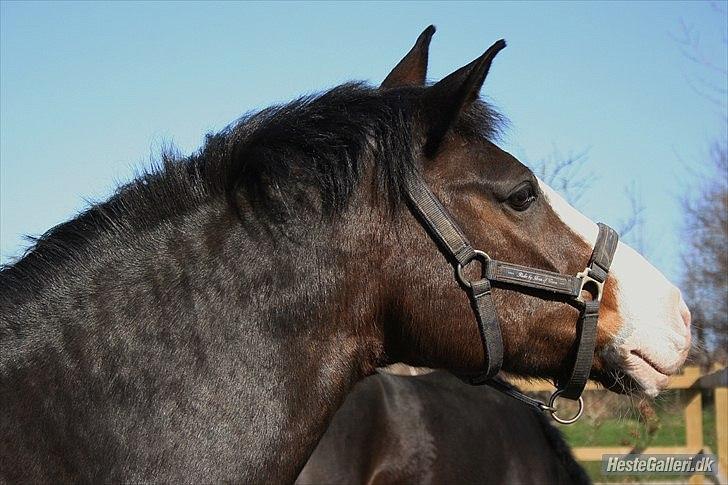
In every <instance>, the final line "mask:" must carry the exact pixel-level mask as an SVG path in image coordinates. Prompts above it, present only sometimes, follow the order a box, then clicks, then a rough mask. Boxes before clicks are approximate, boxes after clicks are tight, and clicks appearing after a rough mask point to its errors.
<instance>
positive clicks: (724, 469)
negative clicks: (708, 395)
mask: <svg viewBox="0 0 728 485" xmlns="http://www.w3.org/2000/svg"><path fill="white" fill-rule="evenodd" d="M714 392H715V394H714V396H715V440H716V442H717V443H716V445H717V448H718V449H717V450H715V454H716V455H717V456H718V465H719V468H720V472H721V475H722V476H723V477H728V387H724V386H723V387H716V388H715V391H714Z"/></svg>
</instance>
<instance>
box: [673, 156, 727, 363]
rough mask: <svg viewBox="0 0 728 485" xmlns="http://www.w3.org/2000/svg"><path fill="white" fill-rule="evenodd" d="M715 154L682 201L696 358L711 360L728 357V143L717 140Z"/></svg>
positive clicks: (685, 285) (687, 295) (687, 289)
mask: <svg viewBox="0 0 728 485" xmlns="http://www.w3.org/2000/svg"><path fill="white" fill-rule="evenodd" d="M710 159H711V160H710V161H711V165H710V167H709V169H710V173H709V174H708V176H707V177H705V178H704V179H703V181H702V183H701V184H700V185H699V186H698V187H696V189H695V190H693V191H690V192H689V193H688V195H687V196H685V197H684V198H683V201H682V206H683V210H684V211H685V229H684V236H685V237H684V238H683V239H684V247H683V258H682V259H683V267H684V276H683V280H682V289H683V292H684V294H685V299H686V300H687V302H688V305H689V306H690V308H691V311H692V314H693V322H694V326H695V337H696V340H697V344H698V345H697V346H696V353H695V355H694V358H696V360H698V361H699V362H701V363H702V364H706V365H707V364H708V363H709V362H710V360H720V361H723V362H725V361H726V357H728V354H726V349H727V348H728V143H726V142H723V143H716V144H714V145H713V148H712V150H711V152H710Z"/></svg>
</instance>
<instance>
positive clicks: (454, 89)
mask: <svg viewBox="0 0 728 485" xmlns="http://www.w3.org/2000/svg"><path fill="white" fill-rule="evenodd" d="M505 46H506V41H505V40H503V39H501V40H499V41H498V42H496V43H495V44H493V45H492V46H490V47H489V48H488V50H487V51H485V53H484V54H483V55H482V56H480V57H478V58H477V59H475V60H474V61H473V62H471V63H470V64H468V65H467V66H464V67H461V68H460V69H458V70H457V71H455V72H453V73H452V74H450V75H448V76H447V77H445V78H443V79H442V80H440V81H439V82H438V83H437V84H435V85H433V86H432V87H430V88H428V89H427V91H425V94H424V98H423V105H424V112H425V119H426V120H427V123H428V131H427V142H426V145H425V154H426V155H428V156H430V155H432V154H434V153H435V152H436V151H437V149H438V147H439V146H440V143H441V142H442V140H443V138H444V137H445V135H446V134H447V132H448V131H449V130H450V128H451V127H452V126H453V125H454V124H455V122H456V121H457V119H458V117H459V116H460V113H461V112H462V111H463V110H464V109H465V108H467V106H469V105H470V104H471V103H472V102H473V101H475V100H476V99H477V98H478V93H479V92H480V88H481V87H483V82H485V77H486V76H487V75H488V71H489V70H490V65H491V63H492V62H493V59H494V58H495V56H496V55H497V54H498V52H500V51H501V50H502V49H503V48H504V47H505Z"/></svg>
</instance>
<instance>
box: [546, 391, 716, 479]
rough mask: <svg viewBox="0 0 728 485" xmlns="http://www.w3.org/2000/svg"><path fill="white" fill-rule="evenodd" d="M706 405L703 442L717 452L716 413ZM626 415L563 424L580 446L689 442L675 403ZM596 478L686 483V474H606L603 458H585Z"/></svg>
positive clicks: (572, 443) (570, 439)
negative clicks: (650, 413) (644, 415)
mask: <svg viewBox="0 0 728 485" xmlns="http://www.w3.org/2000/svg"><path fill="white" fill-rule="evenodd" d="M706 401H710V400H704V401H703V402H704V407H703V442H704V444H705V445H706V446H708V447H710V449H711V451H712V452H713V453H715V452H716V447H715V445H716V437H715V413H714V409H713V407H712V406H706V405H705V404H706ZM630 414H631V415H632V416H631V417H624V418H611V417H610V418H602V419H589V418H588V417H585V418H583V420H582V421H579V422H577V423H575V424H573V425H570V426H560V427H559V429H560V430H561V432H562V433H563V435H564V437H565V438H566V440H567V442H568V443H569V445H570V446H571V447H577V446H629V447H637V448H640V449H642V448H646V447H648V446H682V445H684V444H685V421H684V417H683V413H682V411H681V410H680V408H679V407H677V406H675V405H674V403H673V404H672V405H669V406H665V407H662V408H658V409H657V410H656V416H655V418H652V419H650V420H649V423H647V422H645V421H644V420H639V419H637V418H636V417H635V416H634V414H635V413H630ZM581 464H582V465H583V466H584V468H585V469H586V470H587V472H588V473H589V476H590V477H591V479H592V480H593V481H595V482H620V483H639V482H643V481H663V482H670V481H672V482H681V483H684V482H685V480H686V477H685V476H683V477H680V476H670V475H634V476H625V475H602V472H601V462H599V461H596V462H581Z"/></svg>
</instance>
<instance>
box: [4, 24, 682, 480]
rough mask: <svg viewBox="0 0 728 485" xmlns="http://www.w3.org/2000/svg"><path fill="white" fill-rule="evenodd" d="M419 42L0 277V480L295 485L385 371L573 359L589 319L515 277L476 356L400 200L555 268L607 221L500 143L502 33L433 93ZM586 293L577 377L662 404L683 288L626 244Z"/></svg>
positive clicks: (462, 309) (542, 370)
mask: <svg viewBox="0 0 728 485" xmlns="http://www.w3.org/2000/svg"><path fill="white" fill-rule="evenodd" d="M433 32H434V28H428V29H427V30H426V31H425V32H424V33H423V34H422V35H421V36H420V39H419V40H418V42H417V43H416V45H415V47H414V48H413V49H412V50H411V51H410V52H409V53H408V54H407V55H406V56H405V58H404V59H402V61H401V62H400V63H399V64H398V65H397V66H396V67H395V68H394V69H393V71H392V72H391V73H390V74H389V76H388V77H387V79H386V80H385V82H384V83H383V85H382V86H380V87H370V86H366V85H363V84H357V83H354V84H344V85H342V86H338V87H335V88H333V89H331V90H329V91H327V92H325V93H323V94H321V95H318V96H310V97H304V98H301V99H298V100H296V101H294V102H292V103H289V104H286V105H282V106H275V107H271V108H268V109H264V110H262V111H260V112H258V113H256V114H253V115H250V116H247V117H245V118H243V119H241V120H239V121H238V122H236V123H234V124H233V125H231V126H229V127H228V128H226V129H225V130H223V131H222V132H220V133H217V134H212V135H209V136H208V137H207V140H206V142H205V144H204V146H203V147H202V149H201V150H200V151H199V152H197V153H195V154H193V155H191V156H189V157H186V158H179V159H177V158H175V157H172V156H166V157H165V160H164V164H163V166H162V167H160V168H158V169H155V170H151V171H149V172H148V173H146V174H144V175H142V176H140V177H139V178H138V179H137V180H134V181H132V182H131V183H129V184H127V185H125V186H123V187H121V188H120V189H119V190H118V192H117V193H116V194H114V195H113V196H112V197H111V198H110V199H109V200H107V201H105V202H103V203H100V204H97V205H94V206H92V207H90V208H89V209H88V210H87V211H85V212H84V213H82V214H80V215H79V216H78V217H76V218H74V219H72V220H70V221H68V222H65V223H63V224H60V225H59V226H56V227H54V228H52V229H51V230H49V231H48V232H47V233H46V234H44V235H43V236H42V237H40V238H39V239H38V240H37V242H36V243H35V245H34V247H32V248H31V249H30V250H29V251H28V252H27V253H26V254H25V255H24V256H23V257H22V258H20V259H19V260H18V261H16V262H14V263H13V264H10V265H8V266H6V267H5V268H4V269H3V270H2V272H1V273H0V477H1V478H2V480H4V481H11V482H14V481H24V482H57V481H93V482H120V481H126V482H138V481H183V482H211V481H222V480H235V481H242V482H246V483H256V482H266V483H283V482H292V481H293V480H294V479H295V478H296V476H297V475H298V473H299V472H300V470H301V469H302V467H303V466H304V464H305V462H306V460H307V458H308V457H309V456H310V454H311V452H312V451H313V449H314V448H315V446H316V444H317V442H318V441H319V439H320V437H321V436H322V435H323V433H324V431H325V430H326V427H327V424H328V422H329V420H330V419H331V418H332V416H333V415H334V413H335V411H336V410H337V408H338V407H339V406H340V405H341V403H342V402H343V400H344V398H345V396H346V394H347V393H348V392H349V390H350V389H351V388H352V386H353V385H354V384H355V383H356V382H357V381H359V380H361V379H362V378H364V377H365V376H367V375H370V374H372V373H373V372H374V371H375V368H377V367H379V366H384V365H387V364H390V363H392V362H398V361H402V362H405V363H408V364H411V365H421V366H429V367H441V368H447V369H452V370H456V371H458V372H463V373H468V372H478V371H480V370H482V368H483V365H484V363H485V362H493V361H495V360H499V361H500V360H502V367H503V369H504V370H507V371H510V372H512V373H516V374H521V375H526V376H532V377H542V378H551V379H563V377H564V375H565V374H568V373H569V372H571V369H572V367H573V363H572V361H573V357H574V353H575V341H576V338H577V337H578V336H579V332H578V331H577V321H578V320H579V319H580V310H579V309H578V308H576V307H575V306H574V305H567V304H565V303H564V302H563V301H558V299H557V300H556V301H555V300H553V299H545V298H542V297H540V296H539V295H536V294H533V293H532V292H528V291H520V290H519V289H518V288H513V287H510V286H508V285H494V287H493V289H492V292H489V293H488V295H489V296H488V298H489V299H490V300H489V301H490V303H492V305H491V307H492V308H494V309H495V310H494V311H495V312H497V317H498V321H499V322H500V327H499V328H500V330H499V340H501V339H502V345H501V344H500V343H499V346H498V347H497V348H498V351H499V354H500V355H499V356H498V359H493V358H492V357H493V356H489V355H486V353H485V352H484V348H483V341H481V338H480V337H481V336H480V333H479V329H478V326H477V325H476V320H475V318H474V315H473V313H472V308H471V301H470V299H469V298H468V295H467V294H466V293H465V292H463V288H462V286H461V285H460V284H458V282H457V281H456V279H455V278H454V268H453V261H452V260H449V259H448V256H447V254H445V253H444V252H443V248H442V247H441V246H438V244H436V241H433V238H432V237H431V236H432V233H431V231H430V230H429V229H427V230H426V229H425V228H424V226H423V224H422V220H421V218H419V217H418V216H416V215H415V213H414V212H415V211H413V207H412V205H411V204H410V202H411V197H410V196H411V195H412V194H411V191H410V189H411V187H412V183H413V181H415V180H417V181H418V183H420V187H422V186H423V185H422V184H425V185H426V187H427V190H428V191H431V194H432V197H433V198H435V199H436V200H437V201H438V202H437V203H438V204H440V206H441V207H444V208H446V209H447V211H448V213H449V214H450V216H451V221H455V222H457V225H458V226H459V227H460V228H461V230H460V232H459V233H458V232H456V233H453V234H454V235H457V236H458V237H460V236H462V237H466V236H467V240H468V241H470V243H471V244H472V247H474V248H477V249H481V250H484V251H486V252H487V253H488V254H489V255H490V257H492V258H494V259H499V260H506V261H510V262H512V263H517V264H520V265H525V266H529V267H532V268H541V269H542V270H548V271H552V272H558V273H561V274H566V275H576V274H577V273H579V272H580V271H582V270H583V269H584V267H585V265H587V264H588V261H589V259H590V255H591V253H592V251H593V248H594V245H595V243H596V237H597V234H598V229H597V225H596V224H594V223H593V222H591V221H590V220H588V219H587V218H586V217H584V216H583V215H581V214H579V213H578V212H577V211H576V210H574V209H573V208H571V207H570V206H568V204H566V202H564V200H563V199H561V198H560V197H559V196H558V195H557V194H555V193H554V191H553V190H551V189H550V188H549V187H547V186H546V185H545V184H544V183H542V182H541V181H539V180H538V179H537V178H536V177H535V176H534V175H533V173H532V172H531V171H530V170H529V169H528V168H526V167H525V166H524V165H523V164H521V163H520V162H519V161H518V160H516V159H515V158H514V157H513V156H511V155H510V154H508V153H506V152H504V151H503V150H501V149H500V148H498V147H497V146H496V145H495V141H496V139H497V134H498V132H499V126H500V123H499V121H500V117H499V116H498V115H497V113H496V112H495V111H494V110H493V109H492V107H490V106H489V105H488V104H486V103H484V102H483V101H481V100H479V99H478V94H479V91H480V89H481V87H482V85H483V83H484V81H485V78H486V75H487V74H488V71H489V70H490V67H491V65H492V62H493V59H494V58H495V56H496V54H497V53H498V52H499V51H500V50H501V49H502V48H503V47H504V46H505V43H504V42H502V41H500V42H498V43H496V44H494V46H493V47H491V48H490V49H488V50H487V51H486V52H485V53H484V54H483V55H482V56H480V57H479V58H478V59H476V60H475V61H473V62H472V63H470V64H468V65H466V66H464V67H462V68H460V69H458V70H457V71H455V72H454V73H452V74H451V75H449V76H447V77H445V78H444V79H442V80H441V81H439V82H437V83H435V84H432V85H426V84H425V75H426V68H427V57H428V49H429V43H430V38H431V37H432V34H433ZM433 204H434V202H433ZM432 207H436V205H433V206H432ZM443 210H444V209H443ZM453 234H451V235H453ZM471 249H472V248H471ZM459 254H460V256H463V253H459ZM467 271H470V268H467V269H466V272H467ZM469 277H470V276H469ZM477 286H478V288H481V289H482V285H477ZM577 290H578V289H577ZM483 294H484V293H483ZM479 296H482V295H479ZM598 296H600V297H601V298H600V299H601V307H600V310H599V314H598V317H599V318H598V326H597V327H596V329H595V334H594V335H593V336H594V345H595V347H594V351H593V352H590V353H592V354H593V355H589V362H587V364H588V366H587V367H586V368H585V369H582V370H585V371H586V372H587V374H588V373H589V371H590V375H591V377H592V378H594V379H596V380H599V381H601V382H602V383H604V384H606V385H607V386H609V387H610V388H612V389H614V390H617V391H620V392H643V393H646V394H649V395H655V394H657V393H658V392H659V390H660V389H661V388H662V387H664V386H665V384H666V383H667V378H668V376H669V375H670V374H672V373H674V372H676V371H677V370H678V369H679V367H680V366H681V365H682V363H683V361H684V360H685V357H686V355H687V352H688V347H689V343H690V331H689V312H688V311H687V308H686V307H685V304H684V302H683V300H682V298H681V296H680V292H679V291H678V290H677V288H675V287H674V286H673V285H671V284H670V283H669V282H668V281H667V280H666V279H665V278H664V276H662V275H661V274H660V273H659V272H658V271H657V270H656V269H655V268H654V267H652V266H651V265H650V264H649V263H648V262H647V261H645V260H644V259H643V258H642V257H641V256H640V255H639V254H637V253H636V252H635V251H634V250H632V249H631V248H629V247H628V246H626V245H624V244H621V243H620V244H619V246H618V247H616V253H615V254H614V261H613V264H612V267H611V271H610V273H609V277H608V278H607V279H606V282H605V284H604V287H603V292H602V291H601V290H600V292H599V295H598ZM585 298H586V299H588V297H585ZM491 316H492V315H491ZM490 342H491V343H492V342H493V341H492V340H490ZM499 363H500V362H499Z"/></svg>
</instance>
